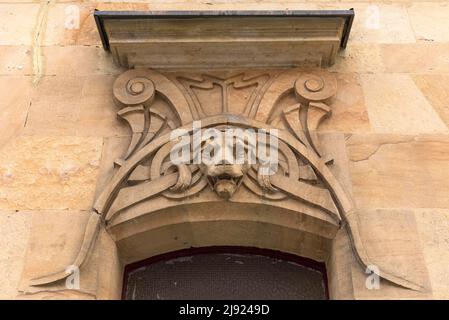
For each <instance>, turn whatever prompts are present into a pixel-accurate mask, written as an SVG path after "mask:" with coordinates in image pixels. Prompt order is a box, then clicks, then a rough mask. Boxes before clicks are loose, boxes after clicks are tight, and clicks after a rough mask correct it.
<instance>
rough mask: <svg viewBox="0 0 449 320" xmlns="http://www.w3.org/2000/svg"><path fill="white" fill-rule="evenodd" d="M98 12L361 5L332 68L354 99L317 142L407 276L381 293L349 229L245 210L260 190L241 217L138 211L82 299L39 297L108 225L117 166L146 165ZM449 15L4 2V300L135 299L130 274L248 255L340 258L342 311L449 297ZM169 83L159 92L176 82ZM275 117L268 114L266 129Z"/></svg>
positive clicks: (389, 260) (58, 293) (369, 7)
mask: <svg viewBox="0 0 449 320" xmlns="http://www.w3.org/2000/svg"><path fill="white" fill-rule="evenodd" d="M95 8H99V9H105V10H106V9H111V10H126V9H134V10H179V9H182V10H187V9H188V10H225V9H226V10H250V9H253V10H285V9H289V10H295V9H302V10H303V9H348V8H355V11H356V17H355V20H354V24H353V28H352V31H351V35H350V39H349V42H348V47H347V48H346V49H345V50H344V51H341V52H340V53H339V56H338V57H337V59H336V62H335V64H334V65H333V66H331V67H329V68H327V70H328V71H329V72H331V75H332V76H333V77H335V79H336V80H335V81H336V83H337V88H338V90H336V92H335V96H334V97H333V99H332V101H331V102H329V106H330V108H331V109H332V116H331V117H328V118H326V119H324V120H323V121H322V123H321V125H320V126H319V127H318V129H317V132H316V133H317V136H318V137H319V140H320V145H321V147H322V148H323V150H325V152H326V155H331V156H332V158H333V159H334V163H333V164H332V165H331V166H330V167H329V170H330V171H331V173H332V175H333V176H334V177H335V179H336V181H338V183H339V184H340V185H341V186H342V188H344V190H346V192H347V193H348V194H349V197H350V198H351V199H352V200H353V202H354V206H355V207H356V208H357V210H356V212H355V213H354V214H352V215H350V218H349V221H351V219H353V217H356V219H355V220H353V221H357V223H356V224H357V226H356V227H355V228H351V229H353V231H354V230H356V232H357V233H358V235H357V236H356V238H357V239H358V241H359V242H360V244H361V246H362V247H363V248H364V250H366V252H367V253H368V255H369V257H370V264H371V263H372V264H375V265H377V266H378V267H379V268H381V269H382V270H386V273H389V272H390V273H391V272H393V273H394V277H393V278H391V277H390V278H389V277H388V274H387V275H386V277H385V278H386V279H387V280H382V281H381V285H380V289H379V290H368V289H367V288H366V286H365V282H366V277H367V275H366V274H365V272H364V271H365V270H364V268H363V265H362V266H361V265H360V263H359V261H358V260H359V259H357V258H360V256H359V257H357V252H358V253H359V254H360V250H357V245H354V239H351V237H348V234H347V230H346V229H345V228H338V227H336V226H335V223H333V221H332V219H330V218H328V217H327V216H325V215H323V214H322V213H320V212H319V211H318V210H315V208H312V209H310V208H305V207H301V209H300V210H302V211H303V212H307V213H308V214H307V215H304V216H298V217H297V216H295V215H293V214H292V211H297V210H299V209H298V204H295V203H292V202H286V203H284V204H283V205H280V206H279V207H282V209H279V208H278V209H273V206H271V207H269V208H268V209H267V208H266V207H261V206H259V204H258V203H257V202H256V201H253V204H252V205H250V204H248V203H247V202H245V201H246V200H245V201H243V200H241V199H249V198H251V197H252V194H251V193H250V192H248V191H246V189H245V190H244V189H243V188H242V190H239V191H241V192H247V194H243V195H241V194H236V195H237V196H238V197H240V198H238V199H237V200H236V201H233V202H232V203H233V204H234V205H233V206H229V207H227V208H226V207H225V208H224V209H223V211H221V212H219V213H217V212H213V211H212V212H211V211H210V210H209V209H208V208H207V206H206V205H205V203H207V201H216V198H214V197H216V195H215V194H214V193H213V192H212V191H210V192H209V191H208V192H209V194H208V195H205V196H204V197H205V198H203V199H202V201H197V203H195V201H192V203H187V201H186V202H185V203H183V204H184V205H185V206H184V207H183V208H184V209H179V208H178V209H177V210H170V209H166V211H164V212H163V214H160V212H159V216H158V215H156V216H151V217H146V218H145V219H142V220H136V221H139V222H140V223H141V225H142V226H144V227H142V228H144V229H142V230H136V229H135V228H134V227H133V228H134V229H133V228H131V227H130V226H129V224H130V223H129V221H131V220H130V219H131V218H136V217H133V215H136V211H130V212H128V213H125V214H124V216H126V215H128V216H126V217H125V218H123V217H118V218H117V219H118V222H119V223H118V224H117V225H116V226H112V227H111V228H110V229H109V230H105V229H102V228H99V229H98V231H96V232H97V234H96V249H95V250H90V251H91V252H90V254H89V257H88V259H87V260H86V262H84V263H83V264H82V268H81V270H82V277H81V289H80V290H69V289H67V288H66V287H65V286H64V283H63V282H57V281H56V283H52V284H51V285H49V286H44V287H42V286H32V285H30V281H31V283H32V281H33V279H36V278H39V277H42V276H45V275H47V274H49V273H50V274H51V273H55V272H58V271H60V270H64V268H65V267H66V266H67V265H70V264H72V263H73V261H75V260H76V259H77V256H79V254H80V251H81V252H83V247H82V243H84V242H83V238H85V237H86V234H87V236H88V234H89V232H86V233H85V232H84V230H87V231H89V225H91V224H92V222H91V220H92V219H93V218H92V214H93V213H92V208H95V209H96V210H97V211H98V212H100V213H102V209H101V200H100V201H99V202H100V205H98V203H99V202H98V199H104V197H105V196H104V193H105V190H106V189H107V188H108V187H109V186H110V179H111V177H114V175H115V174H116V171H117V163H115V161H116V159H119V158H123V156H124V154H126V153H127V152H128V153H130V154H132V151H131V152H130V151H129V149H128V145H129V142H130V141H132V136H131V134H132V131H130V130H129V127H128V124H127V123H126V121H122V120H123V119H118V118H117V115H116V114H117V112H119V111H121V110H123V109H121V107H122V108H123V106H120V105H119V104H117V103H116V102H117V95H116V96H115V97H114V94H113V88H114V81H116V79H117V77H118V76H119V75H120V74H123V73H124V72H125V71H126V69H125V68H123V67H119V66H117V65H116V64H114V63H113V61H112V58H111V56H110V54H108V53H107V52H105V51H104V50H103V48H102V47H101V42H100V39H99V37H98V32H97V29H96V26H95V22H94V20H93V18H92V12H93V10H94V9H95ZM78 9H79V13H80V23H79V28H76V27H75V28H72V27H70V25H69V26H68V25H67V23H68V22H67V19H68V18H67V17H68V16H70V13H71V12H73V10H78ZM448 14H449V5H448V4H447V3H446V2H445V1H399V0H398V1H388V2H383V1H379V2H369V3H367V2H364V1H354V2H352V1H344V2H339V3H338V4H335V3H332V4H331V3H326V1H307V2H301V1H282V2H267V3H262V2H260V1H254V2H251V1H232V0H230V1H176V0H174V1H138V0H134V1H133V2H132V3H125V2H119V1H104V2H102V1H79V2H76V1H42V2H40V1H31V0H30V1H25V0H24V1H15V2H14V3H12V2H11V1H2V0H0V20H1V21H2V25H3V27H2V28H0V82H1V85H0V91H1V97H2V100H1V101H0V159H1V161H0V220H1V223H0V228H1V231H2V232H1V233H0V247H1V248H2V249H3V250H2V251H1V253H0V275H1V276H0V298H4V299H57V298H71V299H77V298H81V299H113V298H119V297H120V290H121V281H122V270H123V265H124V264H126V263H129V262H133V261H136V260H139V259H143V258H145V257H148V256H151V255H155V254H159V253H163V252H167V251H171V250H176V249H180V248H185V247H189V246H207V245H246V246H256V247H265V248H269V249H278V250H283V251H287V252H291V253H297V254H299V255H302V256H306V257H311V258H314V259H316V260H320V261H325V262H326V265H327V270H328V273H329V274H328V278H329V289H330V295H331V298H334V299H370V298H375V299H391V298H405V299H415V298H424V299H448V298H449V267H448V266H449V263H448V262H449V255H448V253H447V252H448V249H449V232H448V231H447V230H448V228H447V227H448V225H449V200H448V199H449V197H448V191H447V190H448V187H449V186H448V181H449V179H448V178H449V173H448V172H449V171H448V169H447V168H448V164H449V129H448V128H449V109H448V102H447V100H448V99H447V98H448V93H447V91H448V90H449V87H448V81H447V80H448V75H447V74H448V72H449V42H448V41H449V39H448V34H447V32H445V30H446V29H447V28H448V27H449V23H448V22H447V18H446V17H447V15H448ZM69 24H70V22H69ZM272 72H277V71H272ZM125 74H126V73H125ZM157 74H159V72H157ZM161 74H163V76H164V77H167V78H170V79H173V78H176V77H177V76H178V74H173V73H166V72H165V71H164V72H161ZM192 74H193V73H192V72H190V73H189V75H188V76H189V77H198V75H195V76H192ZM299 74H300V72H299V71H298V75H299ZM153 77H154V76H153ZM220 77H226V75H220ZM159 81H160V80H159ZM154 83H155V85H156V89H157V88H158V83H160V82H158V81H156V80H154ZM177 87H179V86H177ZM211 96H213V94H211ZM237 96H238V98H237V100H238V99H243V97H244V94H240V93H238V94H237ZM203 98H204V97H203ZM206 99H207V96H206ZM289 99H290V100H289ZM294 99H295V95H292V97H286V98H285V101H284V102H285V104H286V105H289V104H293V103H294V102H295V101H294ZM114 100H115V101H114ZM118 100H120V97H119V99H118ZM152 103H153V107H154V108H155V109H156V111H158V110H164V107H165V106H166V101H162V100H160V99H158V98H157V97H155V99H154V101H152ZM326 103H327V102H326ZM124 104H125V105H126V103H124ZM173 105H175V106H176V105H179V104H177V103H173ZM270 107H272V106H270ZM267 112H268V111H267ZM269 114H270V113H269V112H268V113H267V114H264V112H263V109H260V110H259V112H258V113H257V116H256V118H258V120H260V119H261V118H262V119H263V118H264V116H265V117H268V115H269ZM122 115H123V114H122ZM166 116H167V117H168V118H170V116H171V115H166ZM122 118H124V117H123V116H122ZM125 118H126V116H125ZM126 120H127V119H126ZM181 120H182V119H181ZM181 120H180V123H179V124H175V125H174V126H175V127H176V126H178V125H179V126H180V125H182V124H183V121H181ZM128 122H129V121H128ZM186 123H188V122H186ZM131 127H132V125H131ZM134 133H139V130H136V131H135V132H134ZM114 163H115V164H114ZM121 165H123V163H122V164H121ZM169 186H172V185H169ZM206 198H207V201H205V200H204V199H206ZM239 199H240V200H239ZM172 201H173V200H167V199H166V198H164V199H156V200H155V201H154V203H152V204H151V206H154V207H156V208H166V207H169V205H168V204H169V203H171V202H172ZM182 201H184V200H182ZM106 202H107V201H106ZM144 205H145V203H144V204H143V206H144ZM170 206H172V205H170ZM301 206H302V204H301ZM173 207H174V206H173ZM181 207H182V206H181ZM142 210H147V209H145V208H143V209H142ZM180 210H183V211H182V215H180V214H179V212H180ZM106 211H107V210H106ZM147 211H148V210H147ZM155 211H157V210H155ZM105 213H107V212H105ZM156 213H157V212H156ZM248 217H250V218H248ZM311 217H313V218H311ZM137 218H138V217H137ZM120 219H121V220H120ZM236 221H237V222H236ZM317 221H318V222H320V223H318V222H317ZM127 223H128V225H127ZM131 224H132V223H131ZM349 225H351V222H350V223H349ZM95 230H97V229H95ZM223 230H225V232H223ZM108 231H109V232H108ZM143 231H145V232H143ZM148 231H151V232H148ZM139 232H140V233H139ZM137 234H138V236H136V235H137ZM357 239H356V242H357ZM142 243H151V244H152V245H151V246H150V247H145V246H143V245H142ZM354 247H356V250H355V251H354V250H352V249H353V248H354ZM362 258H363V253H362ZM361 260H363V259H361ZM365 267H366V266H365ZM398 279H399V280H398ZM401 279H402V280H404V281H406V282H403V281H402V280H401ZM396 280H397V281H396ZM408 283H413V284H419V285H418V287H416V286H412V288H410V286H409V287H407V284H408Z"/></svg>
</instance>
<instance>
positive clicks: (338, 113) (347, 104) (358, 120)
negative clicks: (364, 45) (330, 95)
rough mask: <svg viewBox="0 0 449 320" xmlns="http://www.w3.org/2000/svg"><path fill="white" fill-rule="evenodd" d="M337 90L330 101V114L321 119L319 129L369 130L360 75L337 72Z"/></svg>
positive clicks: (342, 130)
mask: <svg viewBox="0 0 449 320" xmlns="http://www.w3.org/2000/svg"><path fill="white" fill-rule="evenodd" d="M336 77H337V81H338V83H337V86H338V91H337V95H336V97H335V99H334V100H333V101H332V116H331V117H329V118H328V119H326V120H324V121H323V124H322V125H321V126H320V128H319V130H320V131H341V132H367V131H371V128H370V124H369V120H368V113H367V111H366V107H365V99H364V95H363V89H362V85H361V81H360V77H359V76H358V75H357V74H353V73H338V74H336Z"/></svg>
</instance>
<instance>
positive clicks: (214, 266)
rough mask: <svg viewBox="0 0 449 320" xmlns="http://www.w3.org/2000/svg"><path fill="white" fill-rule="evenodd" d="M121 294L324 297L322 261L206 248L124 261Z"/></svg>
mask: <svg viewBox="0 0 449 320" xmlns="http://www.w3.org/2000/svg"><path fill="white" fill-rule="evenodd" d="M123 298H124V299H127V300H158V299H160V300H164V299H192V300H195V299H261V300H264V299H288V300H308V299H327V298H328V294H327V279H326V270H325V266H324V264H323V263H319V262H316V261H313V260H310V259H305V258H301V257H298V256H295V255H291V254H285V253H282V252H279V251H273V250H265V249H257V248H245V247H206V248H192V249H186V250H180V251H176V252H171V253H168V254H163V255H159V256H156V257H152V258H150V259H146V260H143V261H140V262H137V263H133V264H130V265H128V266H127V267H126V268H125V276H124V289H123Z"/></svg>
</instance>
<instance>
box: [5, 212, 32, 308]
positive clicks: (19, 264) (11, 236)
mask: <svg viewBox="0 0 449 320" xmlns="http://www.w3.org/2000/svg"><path fill="white" fill-rule="evenodd" d="M31 217H32V215H31V213H29V212H15V211H0V248H1V250H0V288H1V290H0V299H15V298H16V297H17V294H18V291H17V290H18V287H19V281H20V278H21V274H22V269H23V264H24V257H25V252H26V249H27V245H28V237H29V233H30V227H31Z"/></svg>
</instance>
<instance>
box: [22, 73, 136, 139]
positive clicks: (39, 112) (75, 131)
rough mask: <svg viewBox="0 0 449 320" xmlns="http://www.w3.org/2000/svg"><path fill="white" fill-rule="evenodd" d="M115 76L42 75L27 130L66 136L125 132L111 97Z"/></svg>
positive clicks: (119, 133) (112, 134)
mask: <svg viewBox="0 0 449 320" xmlns="http://www.w3.org/2000/svg"><path fill="white" fill-rule="evenodd" d="M114 79H115V76H112V75H97V76H95V75H93V76H88V77H72V76H45V77H43V78H42V79H41V80H40V82H39V83H38V85H37V86H36V87H35V89H34V91H33V98H32V100H31V105H30V108H29V114H28V119H27V122H26V126H25V132H26V133H27V134H38V135H61V134H62V135H69V136H93V137H96V136H122V135H128V134H129V133H128V132H127V128H126V124H125V123H124V122H123V121H120V119H117V116H116V112H117V110H118V108H117V107H115V104H114V102H113V101H112V97H111V91H112V90H111V85H112V82H113V80H114Z"/></svg>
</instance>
